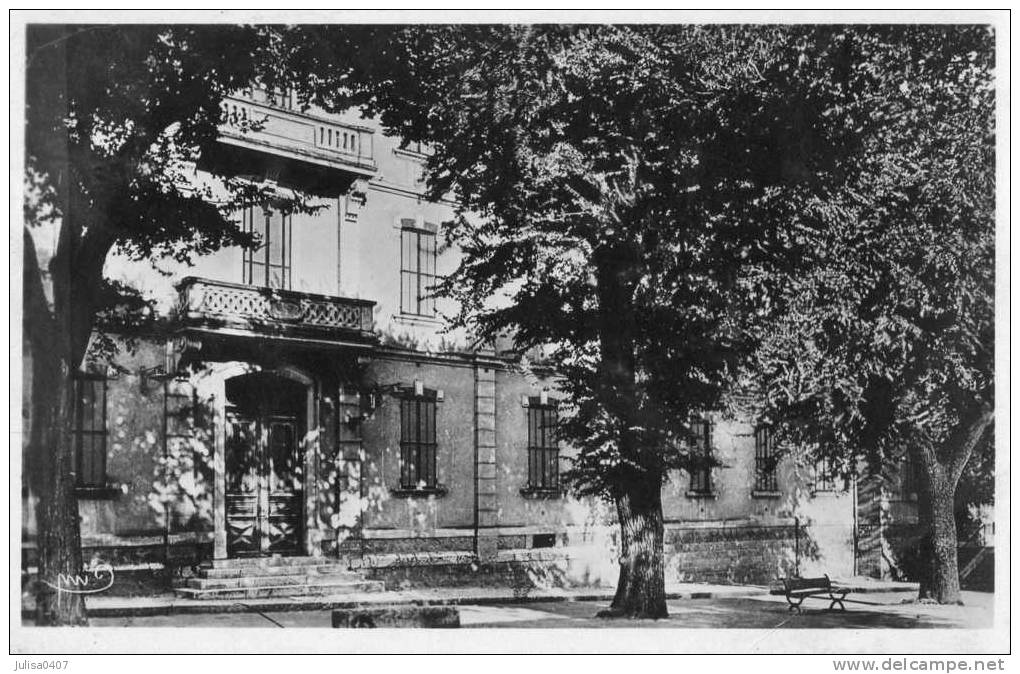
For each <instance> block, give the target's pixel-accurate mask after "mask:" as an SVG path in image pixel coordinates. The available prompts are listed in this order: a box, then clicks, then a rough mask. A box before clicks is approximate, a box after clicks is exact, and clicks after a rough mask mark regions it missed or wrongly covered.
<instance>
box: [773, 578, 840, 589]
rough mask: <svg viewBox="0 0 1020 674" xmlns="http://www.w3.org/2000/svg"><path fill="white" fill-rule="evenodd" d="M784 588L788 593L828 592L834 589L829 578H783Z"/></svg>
mask: <svg viewBox="0 0 1020 674" xmlns="http://www.w3.org/2000/svg"><path fill="white" fill-rule="evenodd" d="M783 587H785V588H786V591H787V592H790V591H794V590H815V589H818V590H828V589H830V588H832V581H831V580H829V577H828V576H822V577H821V578H783Z"/></svg>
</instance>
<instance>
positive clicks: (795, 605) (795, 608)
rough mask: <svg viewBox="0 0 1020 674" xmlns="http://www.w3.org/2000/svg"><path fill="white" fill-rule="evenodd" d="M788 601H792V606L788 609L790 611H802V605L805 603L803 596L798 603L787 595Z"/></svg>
mask: <svg viewBox="0 0 1020 674" xmlns="http://www.w3.org/2000/svg"><path fill="white" fill-rule="evenodd" d="M786 601H788V602H789V603H790V607H789V608H788V609H787V610H788V611H790V612H792V611H796V612H797V613H800V605H801V604H803V603H804V598H803V597H801V598H800V600H799V601H797V602H796V603H794V601H793V599H791V598H790V597H787V598H786Z"/></svg>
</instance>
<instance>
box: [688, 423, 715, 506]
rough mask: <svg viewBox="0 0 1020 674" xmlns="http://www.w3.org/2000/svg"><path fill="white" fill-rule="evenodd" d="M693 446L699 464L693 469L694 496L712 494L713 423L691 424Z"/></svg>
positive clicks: (692, 489) (692, 484) (692, 490)
mask: <svg viewBox="0 0 1020 674" xmlns="http://www.w3.org/2000/svg"><path fill="white" fill-rule="evenodd" d="M691 436H692V437H691V441H692V442H691V444H692V445H693V448H694V458H695V459H696V460H697V464H698V465H695V466H692V468H691V471H690V473H691V486H690V491H691V493H692V494H711V493H712V465H711V460H712V422H710V421H709V420H708V419H696V420H695V421H694V422H693V423H692V424H691Z"/></svg>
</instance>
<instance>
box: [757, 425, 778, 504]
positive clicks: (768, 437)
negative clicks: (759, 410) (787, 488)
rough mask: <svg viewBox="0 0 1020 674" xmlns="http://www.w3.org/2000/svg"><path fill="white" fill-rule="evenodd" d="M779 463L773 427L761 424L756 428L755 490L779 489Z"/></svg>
mask: <svg viewBox="0 0 1020 674" xmlns="http://www.w3.org/2000/svg"><path fill="white" fill-rule="evenodd" d="M777 463H778V456H777V455H776V448H775V442H774V440H773V436H772V428H771V427H770V426H766V425H760V426H758V427H757V428H756V429H755V430H754V490H755V491H779V484H778V480H777V479H776V464H777Z"/></svg>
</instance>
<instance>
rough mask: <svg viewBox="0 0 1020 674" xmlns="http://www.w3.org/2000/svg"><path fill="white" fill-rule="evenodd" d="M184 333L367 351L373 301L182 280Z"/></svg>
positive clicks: (370, 341) (372, 341) (179, 315)
mask: <svg viewBox="0 0 1020 674" xmlns="http://www.w3.org/2000/svg"><path fill="white" fill-rule="evenodd" d="M177 289H178V292H179V304H178V307H177V320H178V323H179V326H180V328H181V330H182V332H184V333H188V334H192V335H195V334H199V335H201V334H205V335H209V336H212V337H218V338H230V337H237V338H246V337H247V338H256V339H258V340H260V341H263V342H266V341H280V342H291V343H294V344H303V345H307V346H317V345H318V346H371V345H372V344H375V342H376V341H377V340H376V336H375V334H374V333H373V331H372V323H373V317H372V310H373V308H374V307H375V302H371V301H368V300H358V299H350V298H346V297H329V296H326V295H314V294H311V293H301V292H295V291H291V290H278V289H274V288H261V287H256V286H248V285H240V284H237V283H227V282H224V281H212V280H209V279H201V278H195V277H188V278H185V279H184V280H183V281H181V282H180V284H178V286H177Z"/></svg>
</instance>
